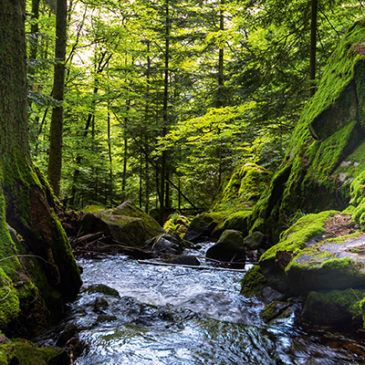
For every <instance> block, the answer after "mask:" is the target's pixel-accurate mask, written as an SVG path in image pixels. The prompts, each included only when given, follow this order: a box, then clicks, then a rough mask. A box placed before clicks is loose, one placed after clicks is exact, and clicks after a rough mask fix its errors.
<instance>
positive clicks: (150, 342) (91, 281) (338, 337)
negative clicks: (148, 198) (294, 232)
mask: <svg viewBox="0 0 365 365" xmlns="http://www.w3.org/2000/svg"><path fill="white" fill-rule="evenodd" d="M79 265H80V266H81V267H82V268H83V275H82V276H83V281H84V284H83V287H84V288H88V287H90V286H92V285H95V284H105V285H107V286H108V287H111V288H114V289H116V290H117V291H118V292H119V295H120V297H118V296H115V295H105V294H101V293H100V292H93V291H91V290H85V289H83V290H82V291H81V293H80V295H79V297H78V299H77V300H76V301H75V302H74V303H72V305H71V306H70V308H69V310H68V312H67V315H66V318H65V319H64V321H63V322H62V323H60V324H59V326H56V327H55V328H53V329H51V330H49V331H48V332H46V333H45V334H43V336H41V337H40V338H38V339H37V340H36V341H37V343H38V344H39V345H54V340H53V339H54V338H55V337H57V334H58V333H59V331H60V328H62V327H63V326H64V325H65V324H66V323H74V324H75V325H76V326H77V327H78V328H79V329H80V338H81V340H82V341H84V342H85V343H86V344H87V345H88V349H87V350H84V352H83V354H82V355H81V356H80V357H78V358H77V359H76V360H75V364H78V365H86V364H87V365H90V364H103V365H106V364H110V365H111V364H118V365H127V364H131V365H132V364H133V365H138V364H142V365H144V364H151V365H160V364H161V365H162V364H168V365H172V364H174V365H178V364H179V365H183V364H184V365H193V364H194V365H195V364H197V365H198V364H204V365H207V364H212V365H213V364H214V365H216V364H222V365H223V364H321V365H323V364H336V365H338V364H364V363H365V342H364V341H363V340H362V341H360V340H359V339H356V338H353V337H347V336H345V335H344V334H340V333H335V332H326V331H324V330H317V331H311V333H309V332H307V331H305V330H304V329H302V328H300V327H299V326H298V325H296V324H294V314H292V315H290V316H289V317H288V318H285V319H277V320H274V321H273V322H271V323H270V324H265V323H264V322H263V321H262V320H261V318H260V315H259V313H260V310H262V308H263V307H264V304H263V303H262V302H260V301H258V300H257V299H248V298H245V297H244V296H242V295H240V294H239V290H240V280H241V279H242V276H243V274H242V273H239V272H230V271H214V270H194V269H191V268H186V267H182V266H174V267H171V266H153V265H148V264H147V265H146V264H140V263H138V261H136V260H133V259H130V258H127V257H125V256H112V257H111V256H110V257H104V258H102V259H98V260H96V259H93V260H91V259H81V260H79Z"/></svg>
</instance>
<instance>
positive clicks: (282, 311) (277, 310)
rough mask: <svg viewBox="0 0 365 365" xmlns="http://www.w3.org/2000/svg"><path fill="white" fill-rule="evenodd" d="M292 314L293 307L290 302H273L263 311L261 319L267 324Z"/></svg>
mask: <svg viewBox="0 0 365 365" xmlns="http://www.w3.org/2000/svg"><path fill="white" fill-rule="evenodd" d="M291 313H292V305H291V304H290V303H288V302H281V301H277V300H275V301H273V302H271V303H269V304H268V305H266V307H265V308H264V309H263V310H262V311H261V313H260V317H261V318H262V320H263V321H264V322H266V323H268V322H270V321H272V320H273V319H276V318H279V317H280V318H286V317H288V316H289V315H290V314H291Z"/></svg>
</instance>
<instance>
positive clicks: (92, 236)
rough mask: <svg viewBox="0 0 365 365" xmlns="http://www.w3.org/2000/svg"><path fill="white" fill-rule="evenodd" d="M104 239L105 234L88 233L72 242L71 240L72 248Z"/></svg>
mask: <svg viewBox="0 0 365 365" xmlns="http://www.w3.org/2000/svg"><path fill="white" fill-rule="evenodd" d="M103 238H104V233H103V232H97V233H88V234H85V235H83V236H79V237H75V238H73V239H72V240H70V242H71V245H72V246H78V245H81V244H85V243H88V241H89V240H92V241H97V240H100V239H103Z"/></svg>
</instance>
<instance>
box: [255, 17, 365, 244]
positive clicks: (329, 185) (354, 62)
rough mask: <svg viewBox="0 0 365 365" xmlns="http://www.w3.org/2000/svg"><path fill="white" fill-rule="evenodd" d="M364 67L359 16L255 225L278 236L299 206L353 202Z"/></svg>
mask: <svg viewBox="0 0 365 365" xmlns="http://www.w3.org/2000/svg"><path fill="white" fill-rule="evenodd" d="M364 70H365V22H358V23H356V24H355V25H354V26H352V27H351V28H350V29H349V31H348V32H347V33H346V35H345V36H344V38H343V39H342V41H341V42H340V44H339V46H338V47H337V49H336V51H335V52H334V53H333V55H332V56H331V58H330V59H329V62H328V66H327V67H326V69H325V72H324V75H323V78H322V80H321V82H320V84H319V87H318V91H317V92H316V94H315V95H314V97H313V98H312V100H311V101H310V102H309V103H308V105H307V107H306V108H305V110H304V112H303V114H302V116H301V119H300V121H299V122H298V125H297V127H296V129H295V131H294V135H293V137H292V140H291V145H290V146H289V148H288V152H287V155H286V158H285V160H284V162H283V164H282V165H281V167H280V168H279V171H278V172H277V173H276V174H275V175H274V176H273V179H272V181H271V184H270V188H269V189H268V190H267V191H266V192H265V193H264V194H263V196H262V197H261V199H260V200H259V202H258V204H257V206H256V208H255V212H254V214H253V219H252V222H251V231H254V230H261V231H263V230H266V232H265V233H268V234H269V235H271V236H272V237H273V238H274V241H275V240H277V239H278V236H279V233H280V232H281V231H282V230H283V229H285V228H286V227H288V226H289V225H290V223H291V222H292V220H293V218H294V217H295V215H296V212H298V211H300V212H301V213H314V212H319V211H322V210H328V209H340V210H342V209H344V208H345V207H346V206H347V205H348V204H349V202H350V200H351V196H350V186H351V183H352V182H353V181H354V179H355V180H356V179H358V177H359V176H360V175H361V174H362V172H363V171H364V169H365V153H364V151H365V139H364V136H365V112H364V111H365V71H364ZM363 181H364V179H363V178H362V184H363Z"/></svg>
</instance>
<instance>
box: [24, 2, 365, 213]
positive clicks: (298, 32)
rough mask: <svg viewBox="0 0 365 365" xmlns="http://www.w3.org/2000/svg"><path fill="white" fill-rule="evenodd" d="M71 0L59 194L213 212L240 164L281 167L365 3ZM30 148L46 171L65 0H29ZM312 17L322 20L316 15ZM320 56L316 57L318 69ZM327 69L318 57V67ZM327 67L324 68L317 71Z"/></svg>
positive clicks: (77, 200)
mask: <svg viewBox="0 0 365 365" xmlns="http://www.w3.org/2000/svg"><path fill="white" fill-rule="evenodd" d="M313 3H317V1H315V0H312V1H309V0H293V1H290V2H288V1H282V0H269V1H260V0H258V1H233V0H217V1H215V0H211V1H210V0H208V1H202V0H189V1H184V0H182V1H181V0H180V1H176V0H164V1H155V0H135V1H118V0H108V1H103V2H99V1H93V0H86V1H81V0H70V1H69V2H68V11H67V27H68V40H67V52H66V74H65V102H64V128H63V167H62V180H61V195H62V196H64V197H65V201H66V202H67V204H68V205H69V206H72V207H75V208H80V207H82V206H84V205H87V204H102V205H104V206H112V205H115V204H118V203H120V202H121V201H123V200H125V199H130V200H133V201H134V202H135V203H137V204H139V205H140V206H141V207H143V208H144V209H145V210H146V211H147V212H148V211H150V210H151V209H154V208H156V207H164V208H167V209H168V208H171V207H172V208H199V209H204V208H207V207H209V205H210V204H211V203H212V201H213V200H214V197H215V195H216V193H217V192H218V190H219V187H220V186H221V184H222V183H223V182H224V181H226V180H227V178H228V177H229V176H230V174H231V173H232V171H233V170H234V168H235V167H237V166H239V165H242V164H243V163H246V162H255V163H258V164H260V165H262V166H264V167H266V168H268V169H275V168H276V167H277V166H278V164H279V163H280V162H281V159H282V158H283V153H284V150H285V147H286V146H287V142H288V138H290V133H291V131H292V129H293V127H294V126H295V123H296V121H297V120H298V117H299V115H300V113H301V111H302V107H303V105H304V103H305V102H306V101H307V100H308V98H309V97H310V95H311V94H312V91H313V89H314V88H315V83H316V81H313V80H312V81H311V79H313V78H314V76H315V78H316V79H318V78H320V76H321V72H322V68H323V66H324V65H325V63H326V61H327V59H328V57H329V55H330V54H331V52H332V50H333V49H334V47H335V45H336V43H337V41H338V39H339V38H340V37H341V35H342V34H343V33H344V31H345V30H346V28H345V27H346V26H347V25H348V24H351V23H353V21H354V20H357V19H359V18H361V17H362V16H363V13H364V5H365V4H363V3H362V2H361V1H343V0H342V1H341V0H338V1H336V0H332V1H318V4H317V8H316V9H315V14H314V15H315V16H316V29H314V31H315V35H316V38H315V45H316V54H315V58H314V60H315V62H313V60H312V62H311V61H310V59H311V45H312V56H313V38H312V41H311V34H312V36H313V29H312V32H311V19H313V11H312V10H313ZM27 7H28V11H27V14H28V16H27V40H28V85H29V93H28V96H29V115H30V134H31V153H32V158H33V161H35V162H36V164H37V165H38V166H39V167H40V169H41V170H43V171H46V170H47V163H48V155H49V128H50V120H51V114H52V109H53V108H55V107H57V106H58V104H59V102H57V101H56V100H55V99H54V98H53V96H52V94H53V93H52V91H53V90H52V88H53V68H54V64H55V61H54V58H55V56H54V44H55V18H56V16H55V2H52V0H49V1H45V0H44V1H42V0H32V1H27ZM312 24H313V22H312ZM311 66H312V67H311ZM314 66H315V67H314ZM314 71H315V75H314Z"/></svg>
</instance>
